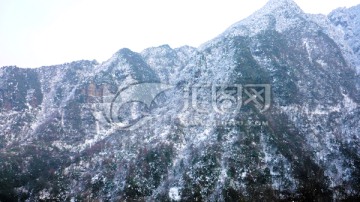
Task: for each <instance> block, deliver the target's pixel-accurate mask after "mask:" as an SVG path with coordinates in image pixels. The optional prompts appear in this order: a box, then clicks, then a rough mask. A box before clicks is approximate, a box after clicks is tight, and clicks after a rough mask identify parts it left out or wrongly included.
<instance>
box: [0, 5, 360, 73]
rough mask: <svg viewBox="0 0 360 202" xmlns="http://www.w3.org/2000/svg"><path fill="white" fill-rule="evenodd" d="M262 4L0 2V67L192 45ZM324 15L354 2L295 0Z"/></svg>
mask: <svg viewBox="0 0 360 202" xmlns="http://www.w3.org/2000/svg"><path fill="white" fill-rule="evenodd" d="M266 2H267V0H250V1H249V0H151V1H150V0H128V1H126V0H101V1H100V0H98V1H95V0H31V1H30V0H0V67H1V66H7V65H17V66H19V67H40V66H44V65H54V64H61V63H65V62H71V61H74V60H80V59H88V60H92V59H96V60H98V61H99V62H102V61H104V60H106V59H108V58H110V57H111V55H112V54H114V53H115V52H116V51H117V50H119V49H120V48H124V47H127V48H130V49H131V50H133V51H137V52H140V51H142V50H143V49H145V48H148V47H152V46H159V45H163V44H169V45H170V46H171V47H173V48H176V47H180V46H182V45H191V46H194V47H197V46H199V45H200V44H202V43H204V42H206V41H207V40H210V39H212V38H214V37H216V36H217V35H218V34H220V33H222V32H223V31H225V29H226V28H227V27H229V26H230V25H231V24H233V23H235V22H237V21H239V20H241V19H243V18H245V17H247V16H249V15H250V14H251V13H253V12H254V11H256V10H257V9H259V8H261V7H262V6H263V5H265V3H266ZM295 2H296V3H297V4H298V5H299V6H300V7H301V8H302V9H303V10H304V11H305V12H308V13H323V14H328V13H329V12H330V11H331V10H333V9H335V8H337V7H351V6H354V5H357V4H360V0H341V1H340V0H316V1H315V0H295Z"/></svg>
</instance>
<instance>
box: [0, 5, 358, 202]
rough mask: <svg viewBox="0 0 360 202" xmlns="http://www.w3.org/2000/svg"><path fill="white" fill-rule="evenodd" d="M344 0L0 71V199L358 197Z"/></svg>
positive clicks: (354, 33) (351, 50)
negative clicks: (185, 37) (215, 30)
mask: <svg viewBox="0 0 360 202" xmlns="http://www.w3.org/2000/svg"><path fill="white" fill-rule="evenodd" d="M357 8H359V7H354V8H350V9H339V10H336V11H334V12H333V13H332V14H330V15H329V17H327V16H323V15H310V14H306V13H304V12H303V11H302V10H301V9H300V8H299V7H298V6H297V5H296V4H295V3H294V2H293V1H292V0H270V1H269V2H268V3H267V5H265V7H263V8H262V9H260V10H258V11H257V12H255V13H254V14H253V15H251V16H249V17H248V18H247V19H245V20H242V21H240V22H237V23H235V24H234V25H233V26H231V27H230V28H228V29H227V30H226V31H225V32H224V33H222V34H220V35H219V36H218V37H216V38H215V39H212V40H210V41H208V42H206V43H204V44H203V45H202V46H201V47H199V48H193V47H189V46H184V47H180V48H175V49H172V48H171V47H169V46H168V45H163V46H160V47H153V48H148V49H146V50H144V51H142V52H141V53H135V52H132V51H131V50H129V49H121V50H119V51H118V52H117V53H115V54H114V55H113V56H112V57H111V58H110V59H109V60H108V61H106V62H104V63H101V64H99V63H97V62H96V61H77V62H72V63H67V64H63V65H57V66H51V67H40V68H37V69H22V68H18V67H3V68H0V84H1V85H0V117H1V118H0V151H1V152H0V201H48V200H55V201H87V200H88V201H279V200H284V201H290V200H293V201H295V200H296V201H331V200H342V199H348V200H356V199H359V198H360V186H359V185H360V139H359V138H360V128H359V127H358V126H359V125H360V107H359V103H360V78H359V74H358V73H357V71H356V70H357V68H358V67H359V66H358V64H359V61H360V57H359V51H358V48H357V45H356V44H357V41H358V38H359V37H358V36H359V35H360V30H359V29H358V27H359V26H357V25H358V22H359V18H358V17H357V16H359V15H360V11H359V9H357ZM135 101H136V102H135ZM138 101H142V102H138Z"/></svg>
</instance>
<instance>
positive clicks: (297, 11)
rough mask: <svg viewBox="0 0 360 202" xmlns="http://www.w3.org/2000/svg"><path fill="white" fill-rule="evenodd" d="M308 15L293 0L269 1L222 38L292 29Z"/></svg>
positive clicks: (233, 26) (236, 24)
mask: <svg viewBox="0 0 360 202" xmlns="http://www.w3.org/2000/svg"><path fill="white" fill-rule="evenodd" d="M304 18H306V14H305V13H304V12H303V11H302V10H301V8H300V7H299V6H298V5H297V4H296V3H295V2H294V1H293V0H269V1H268V2H267V3H266V4H265V6H263V7H262V8H260V9H259V10H257V11H256V12H255V13H253V14H252V15H250V16H249V17H247V18H245V19H244V20H241V21H239V22H237V23H235V24H234V25H232V26H231V27H230V28H229V29H228V30H226V31H225V32H224V33H223V34H222V35H221V36H224V35H225V36H229V35H230V36H253V35H256V34H257V33H259V32H260V31H263V30H266V29H275V30H276V31H278V32H282V31H284V30H288V29H292V28H294V26H297V25H298V24H299V21H301V20H302V19H304Z"/></svg>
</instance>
